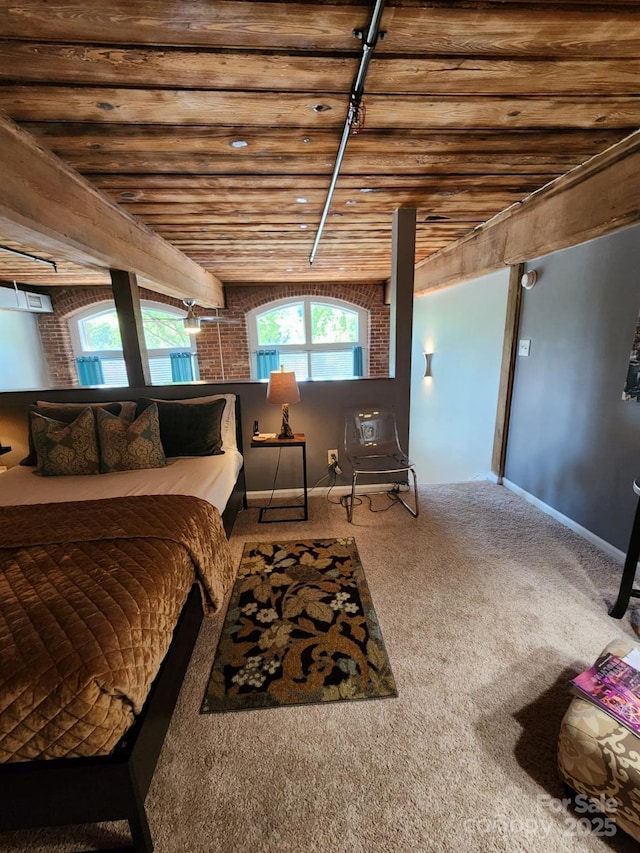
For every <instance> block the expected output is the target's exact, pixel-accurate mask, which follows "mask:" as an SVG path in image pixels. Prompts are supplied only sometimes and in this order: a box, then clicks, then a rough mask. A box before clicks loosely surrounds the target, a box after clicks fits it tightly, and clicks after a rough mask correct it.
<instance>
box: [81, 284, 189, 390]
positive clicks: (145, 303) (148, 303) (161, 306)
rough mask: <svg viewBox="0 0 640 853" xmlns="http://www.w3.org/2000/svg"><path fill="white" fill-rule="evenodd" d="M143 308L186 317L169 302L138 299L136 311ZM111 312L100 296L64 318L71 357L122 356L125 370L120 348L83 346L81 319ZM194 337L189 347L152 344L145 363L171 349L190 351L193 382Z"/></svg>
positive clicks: (112, 308) (110, 303) (112, 304)
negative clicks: (154, 345)
mask: <svg viewBox="0 0 640 853" xmlns="http://www.w3.org/2000/svg"><path fill="white" fill-rule="evenodd" d="M145 309H150V310H154V311H157V310H161V311H164V312H165V313H167V314H171V315H173V316H174V317H175V318H176V319H184V318H185V317H186V316H187V313H186V311H183V310H182V309H181V308H177V307H175V306H173V305H167V304H166V303H165V302H154V301H153V300H152V299H141V300H140V310H141V311H144V310H145ZM111 312H114V313H115V314H116V316H117V309H116V304H115V302H114V301H113V299H102V300H99V301H98V302H92V303H91V305H87V306H86V307H85V308H82V309H81V310H80V311H77V312H76V313H75V314H73V315H72V316H71V317H68V318H67V325H68V327H69V334H70V336H71V347H72V349H73V357H74V359H75V358H82V357H91V356H96V357H97V358H99V359H101V360H116V359H122V361H123V363H124V364H125V373H126V362H125V358H124V351H123V350H122V349H121V348H120V349H112V350H111V349H109V350H88V349H85V348H84V345H83V339H82V332H81V324H82V322H83V321H84V320H88V319H89V318H91V317H99V316H101V315H102V314H109V313H111ZM195 337H196V336H195V335H189V346H181V347H156V348H154V349H147V350H146V352H147V359H148V361H149V363H150V362H151V359H155V358H162V357H167V358H169V356H170V353H172V352H190V353H191V363H192V366H193V380H192V381H193V382H197V381H198V380H199V378H200V372H199V369H198V358H197V355H198V348H197V341H196V340H195ZM172 384H175V383H172ZM114 387H115V386H114Z"/></svg>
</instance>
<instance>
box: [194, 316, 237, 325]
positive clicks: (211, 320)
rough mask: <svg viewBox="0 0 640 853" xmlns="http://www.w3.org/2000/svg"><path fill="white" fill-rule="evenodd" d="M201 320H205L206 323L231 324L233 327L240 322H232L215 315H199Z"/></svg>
mask: <svg viewBox="0 0 640 853" xmlns="http://www.w3.org/2000/svg"><path fill="white" fill-rule="evenodd" d="M198 316H199V318H200V319H201V320H206V321H207V323H231V324H233V325H238V324H239V323H240V320H232V319H231V318H230V317H217V316H216V315H211V316H209V315H206V314H199V315H198Z"/></svg>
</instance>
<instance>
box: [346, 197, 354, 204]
mask: <svg viewBox="0 0 640 853" xmlns="http://www.w3.org/2000/svg"><path fill="white" fill-rule="evenodd" d="M345 204H355V201H354V200H353V199H351V198H350V199H349V200H348V201H345Z"/></svg>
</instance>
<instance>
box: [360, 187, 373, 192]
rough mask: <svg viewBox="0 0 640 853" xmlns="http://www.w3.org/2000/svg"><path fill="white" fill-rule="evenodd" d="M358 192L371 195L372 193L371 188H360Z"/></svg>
mask: <svg viewBox="0 0 640 853" xmlns="http://www.w3.org/2000/svg"><path fill="white" fill-rule="evenodd" d="M360 192H361V193H372V192H373V187H362V188H361V189H360Z"/></svg>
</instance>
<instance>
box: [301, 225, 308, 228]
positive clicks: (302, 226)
mask: <svg viewBox="0 0 640 853" xmlns="http://www.w3.org/2000/svg"><path fill="white" fill-rule="evenodd" d="M300 227H301V228H308V227H309V226H308V225H301V226H300Z"/></svg>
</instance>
